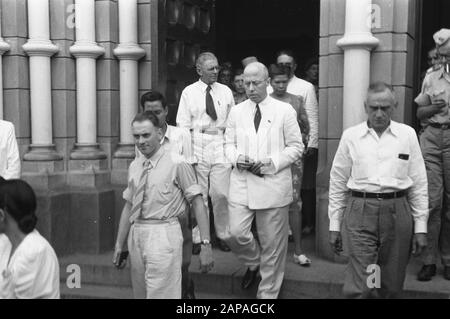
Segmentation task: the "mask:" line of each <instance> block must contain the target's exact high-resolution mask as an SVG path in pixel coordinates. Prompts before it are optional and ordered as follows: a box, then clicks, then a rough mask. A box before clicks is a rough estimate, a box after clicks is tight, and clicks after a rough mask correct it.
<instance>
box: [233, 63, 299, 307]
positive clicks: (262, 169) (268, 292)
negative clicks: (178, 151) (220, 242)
mask: <svg viewBox="0 0 450 319" xmlns="http://www.w3.org/2000/svg"><path fill="white" fill-rule="evenodd" d="M244 85H245V90H246V93H247V96H248V98H249V99H248V100H246V101H245V102H242V103H240V104H238V105H236V106H235V107H233V108H232V109H231V111H230V115H229V117H228V123H227V129H226V132H225V152H226V156H227V158H228V159H229V161H230V162H231V163H233V166H234V168H233V170H232V172H231V177H230V192H229V200H228V208H229V212H230V214H229V220H230V238H229V239H228V244H229V246H230V247H231V249H232V251H233V252H234V253H235V254H236V255H237V257H238V258H239V260H240V261H241V262H243V263H244V264H245V265H246V266H247V267H248V269H247V272H246V274H245V275H244V278H243V281H242V288H243V289H247V288H249V287H250V286H251V285H252V284H253V283H254V282H255V279H256V276H257V275H258V273H259V274H260V275H261V282H260V284H259V287H258V293H257V298H259V299H261V298H263V299H266V298H267V299H271V298H277V297H278V294H279V292H280V288H281V284H282V282H283V277H284V266H285V262H286V253H287V244H288V216H289V215H288V210H289V205H290V204H291V202H292V200H293V198H292V175H291V164H292V163H294V162H295V161H296V160H298V159H299V158H300V156H301V154H302V152H303V148H304V147H303V143H302V136H301V132H300V127H299V126H298V123H297V114H296V112H295V110H294V109H293V108H292V106H291V105H290V104H288V103H284V102H281V101H278V100H275V99H274V98H272V97H270V96H268V95H267V86H268V85H269V75H268V71H267V68H266V67H265V66H264V65H263V64H261V63H259V62H253V63H251V64H249V65H248V66H247V67H246V68H245V70H244ZM253 219H256V228H257V232H258V237H259V241H260V245H258V243H257V242H256V240H255V238H254V236H253V234H252V232H251V225H252V221H253Z"/></svg>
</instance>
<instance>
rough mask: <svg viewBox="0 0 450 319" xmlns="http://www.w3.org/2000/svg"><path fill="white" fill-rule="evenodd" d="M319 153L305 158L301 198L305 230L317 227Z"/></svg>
mask: <svg viewBox="0 0 450 319" xmlns="http://www.w3.org/2000/svg"><path fill="white" fill-rule="evenodd" d="M317 161H318V153H317V152H315V153H313V154H311V155H309V156H305V157H304V164H303V181H302V190H301V198H302V202H303V207H302V220H303V228H304V227H312V228H314V226H315V221H316V174H317Z"/></svg>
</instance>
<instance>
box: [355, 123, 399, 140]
mask: <svg viewBox="0 0 450 319" xmlns="http://www.w3.org/2000/svg"><path fill="white" fill-rule="evenodd" d="M368 123H369V121H365V122H364V123H362V127H361V128H362V129H361V131H360V137H364V136H366V135H367V134H369V133H370V132H371V130H373V129H372V128H370V127H369V124H368ZM385 132H391V133H392V134H393V135H394V136H396V137H399V128H398V125H397V123H396V122H394V121H393V120H391V121H390V123H389V126H388V127H387V129H386V131H385Z"/></svg>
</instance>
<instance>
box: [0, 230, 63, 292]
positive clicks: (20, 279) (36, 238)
mask: <svg viewBox="0 0 450 319" xmlns="http://www.w3.org/2000/svg"><path fill="white" fill-rule="evenodd" d="M2 237H3V238H2ZM10 253H11V243H10V241H9V240H8V238H7V237H6V236H4V235H3V236H2V235H0V257H1V259H0V299H37V298H40V299H41V298H49V299H58V298H59V297H60V295H59V284H60V283H59V264H58V259H57V257H56V254H55V252H54V250H53V248H52V247H51V246H50V244H49V243H48V241H47V240H46V239H45V238H44V237H42V236H41V235H40V234H39V232H38V231H37V230H33V231H32V232H31V233H29V234H28V235H27V236H26V237H25V238H24V239H23V241H22V242H21V243H20V244H19V246H18V247H17V248H16V250H15V252H14V253H13V255H12V256H11V258H9V256H10ZM5 257H6V258H5ZM5 260H6V262H5ZM8 260H9V263H8Z"/></svg>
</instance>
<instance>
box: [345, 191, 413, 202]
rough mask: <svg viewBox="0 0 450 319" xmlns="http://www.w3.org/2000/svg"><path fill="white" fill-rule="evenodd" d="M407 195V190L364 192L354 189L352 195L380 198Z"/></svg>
mask: <svg viewBox="0 0 450 319" xmlns="http://www.w3.org/2000/svg"><path fill="white" fill-rule="evenodd" d="M405 195H406V191H399V192H393V193H364V192H357V191H352V196H353V197H360V198H376V199H379V200H382V199H392V198H400V197H403V196H405Z"/></svg>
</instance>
